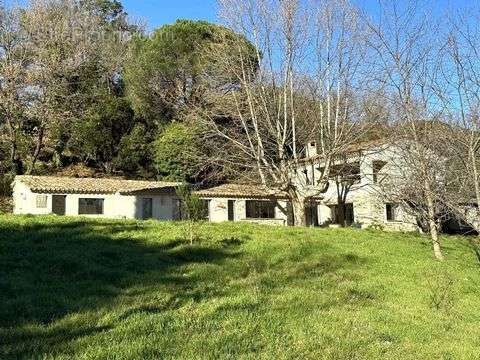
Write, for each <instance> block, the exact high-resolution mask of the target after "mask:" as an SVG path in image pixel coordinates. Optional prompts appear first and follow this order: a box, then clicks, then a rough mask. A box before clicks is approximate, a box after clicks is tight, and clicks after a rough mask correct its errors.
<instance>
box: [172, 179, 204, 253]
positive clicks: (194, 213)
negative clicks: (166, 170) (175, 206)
mask: <svg viewBox="0 0 480 360" xmlns="http://www.w3.org/2000/svg"><path fill="white" fill-rule="evenodd" d="M177 195H178V196H179V197H180V199H181V216H182V220H184V222H185V227H184V233H185V239H188V240H189V241H190V244H193V242H194V241H197V240H198V239H199V237H200V234H199V231H200V228H201V226H202V225H203V223H204V222H205V220H206V219H207V218H208V207H207V206H206V202H205V200H202V199H200V198H199V197H198V196H196V195H194V194H193V193H192V190H191V188H190V187H189V186H188V185H184V186H180V187H178V188H177Z"/></svg>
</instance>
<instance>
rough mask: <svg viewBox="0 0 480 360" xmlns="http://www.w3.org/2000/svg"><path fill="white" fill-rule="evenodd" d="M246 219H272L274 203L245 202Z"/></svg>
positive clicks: (273, 216)
mask: <svg viewBox="0 0 480 360" xmlns="http://www.w3.org/2000/svg"><path fill="white" fill-rule="evenodd" d="M246 215H247V219H274V218H275V202H274V201H260V200H247V201H246Z"/></svg>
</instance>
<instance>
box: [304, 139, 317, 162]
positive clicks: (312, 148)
mask: <svg viewBox="0 0 480 360" xmlns="http://www.w3.org/2000/svg"><path fill="white" fill-rule="evenodd" d="M305 155H306V157H307V158H310V157H314V156H317V143H316V142H315V141H310V142H309V143H308V144H307V146H306V148H305Z"/></svg>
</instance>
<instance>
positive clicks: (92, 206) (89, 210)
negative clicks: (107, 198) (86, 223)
mask: <svg viewBox="0 0 480 360" xmlns="http://www.w3.org/2000/svg"><path fill="white" fill-rule="evenodd" d="M103 202H104V199H78V214H79V215H103Z"/></svg>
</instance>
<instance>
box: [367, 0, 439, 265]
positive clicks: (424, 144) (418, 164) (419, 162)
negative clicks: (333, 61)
mask: <svg viewBox="0 0 480 360" xmlns="http://www.w3.org/2000/svg"><path fill="white" fill-rule="evenodd" d="M431 19H432V16H431V12H429V10H428V9H424V8H421V7H420V6H419V3H418V2H416V1H409V2H407V3H406V4H405V5H404V4H398V3H397V2H393V1H387V2H383V3H382V7H381V11H380V15H379V16H378V18H372V17H370V18H367V22H368V26H369V29H370V31H371V33H372V37H371V39H372V41H371V43H370V45H371V47H372V48H373V49H374V50H375V52H376V55H377V56H376V57H375V62H374V63H372V65H371V66H372V71H375V72H376V73H377V74H378V78H377V80H378V83H379V87H382V88H385V89H386V92H385V93H386V95H387V96H386V98H385V101H387V102H390V103H391V107H392V109H394V110H395V114H394V115H395V119H393V121H394V123H395V125H396V127H395V129H396V130H395V138H396V140H397V141H396V142H395V145H396V147H397V154H398V155H399V158H400V160H399V161H397V164H394V165H396V169H395V170H394V171H393V172H394V174H393V176H394V177H395V179H392V180H391V181H389V183H390V186H389V187H388V189H387V190H388V192H387V195H388V196H390V197H392V198H393V199H394V200H396V201H402V202H403V203H405V205H407V206H410V207H413V208H414V209H415V213H416V214H417V215H418V216H419V217H420V219H421V221H423V222H425V223H426V224H427V226H428V230H429V232H430V237H431V240H432V247H433V252H434V255H435V257H436V258H437V259H439V260H442V259H443V255H442V251H441V246H440V239H439V226H440V221H441V216H439V215H440V214H441V210H442V209H443V208H444V202H445V198H444V195H445V193H444V186H443V184H442V176H444V174H443V173H444V170H442V162H444V160H445V159H443V158H442V156H441V155H439V152H438V149H439V147H440V146H441V145H440V144H439V140H440V139H441V136H440V135H441V133H442V131H443V130H442V128H443V127H442V126H441V125H440V124H439V120H440V119H441V118H442V113H443V107H442V106H440V105H439V101H438V98H439V97H438V93H437V91H435V85H436V84H437V81H436V78H437V76H438V74H439V58H440V48H441V45H440V41H441V40H438V39H439V34H440V29H439V28H438V27H437V26H436V24H434V23H433V21H431Z"/></svg>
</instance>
